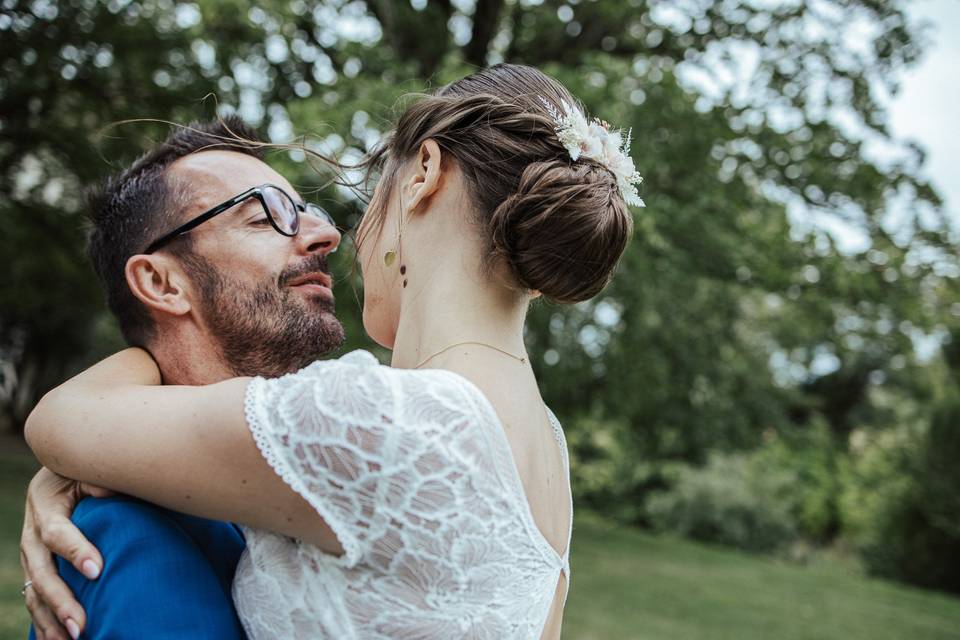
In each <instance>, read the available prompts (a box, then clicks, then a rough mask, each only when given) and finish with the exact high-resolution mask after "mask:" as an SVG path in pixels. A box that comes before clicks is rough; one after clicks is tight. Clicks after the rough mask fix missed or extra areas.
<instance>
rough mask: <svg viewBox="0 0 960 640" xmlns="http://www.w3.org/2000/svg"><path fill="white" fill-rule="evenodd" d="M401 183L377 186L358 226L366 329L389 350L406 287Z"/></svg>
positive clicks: (391, 181) (358, 250) (390, 181)
mask: <svg viewBox="0 0 960 640" xmlns="http://www.w3.org/2000/svg"><path fill="white" fill-rule="evenodd" d="M389 169H390V168H389V167H388V170H389ZM387 175H389V174H387ZM395 178H399V176H398V175H395ZM398 183H399V180H397V179H393V180H391V179H389V178H383V179H381V180H380V181H379V182H378V183H377V187H376V189H375V190H374V193H373V198H371V200H370V204H369V205H368V206H367V210H366V211H365V212H364V214H363V218H362V219H361V220H360V224H359V226H358V227H357V245H358V246H357V257H358V259H359V261H360V270H361V272H362V275H363V327H364V329H365V330H366V332H367V334H368V335H369V336H370V337H371V338H373V340H374V341H376V342H377V344H379V345H381V346H383V347H386V348H388V349H392V348H393V343H394V340H395V339H396V335H397V326H398V324H399V322H400V294H401V290H402V287H403V278H402V275H401V273H400V270H401V266H403V264H402V256H401V251H400V246H399V244H400V243H399V240H400V227H399V224H400V213H401V210H402V207H401V202H400V195H399V189H397V187H396V185H397V184H398ZM388 252H392V253H393V256H392V259H385V256H386V255H387V253H388ZM388 262H389V263H390V264H387V263H388Z"/></svg>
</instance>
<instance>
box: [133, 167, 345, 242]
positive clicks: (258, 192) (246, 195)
mask: <svg viewBox="0 0 960 640" xmlns="http://www.w3.org/2000/svg"><path fill="white" fill-rule="evenodd" d="M267 187H270V188H271V189H276V190H277V191H279V192H280V193H282V194H283V196H284V197H285V198H286V199H287V200H289V201H290V204H292V205H293V210H294V211H295V212H296V214H297V217H296V218H295V219H294V224H293V227H294V229H293V233H287V232H286V231H284V230H283V229H281V228H280V225H279V224H277V221H276V220H274V219H273V213H272V212H271V211H270V207H269V206H268V205H267V201H266V199H265V198H264V196H263V190H264V189H265V188H267ZM250 198H256V199H257V200H258V201H259V202H260V206H261V207H263V212H264V213H265V214H266V215H267V219H268V220H269V221H270V226H271V227H273V229H274V230H275V231H276V232H277V233H279V234H280V235H283V236H287V237H288V238H292V237H293V236H295V235H297V233H299V231H300V214H301V213H306V212H307V211H308V210H310V211H316V212H319V214H320V215H319V216H318V217H320V218H322V219H324V220H326V221H327V222H328V223H330V225H331V226H333V227H334V228H336V226H337V224H336V222H334V220H333V216H331V215H330V214H329V213H328V212H327V210H326V209H324V208H323V207H321V206H320V205H316V204H313V203H306V204H304V203H302V202H297V201H296V200H294V199H293V198H292V197H291V196H290V194H289V193H287V192H286V191H284V190H283V189H282V188H281V187H278V186H277V185H275V184H269V183H266V184H261V185H258V186H256V187H251V188H249V189H247V190H246V191H244V192H243V193H240V194H237V195H235V196H233V197H232V198H230V199H229V200H225V201H223V202H221V203H220V204H218V205H216V206H215V207H213V208H211V209H207V210H206V211H204V212H203V213H201V214H200V215H198V216H197V217H195V218H193V219H191V220H189V221H187V222H185V223H184V224H182V225H180V226H179V227H177V228H176V229H174V230H173V231H171V232H170V233H167V234H164V235H162V236H160V237H159V238H157V239H156V240H154V241H153V242H151V243H150V245H149V246H147V248H146V249H145V250H144V253H145V254H150V253H153V252H154V251H156V250H157V249H159V248H160V247H162V246H163V245H165V244H167V243H168V242H170V241H172V240H173V239H174V238H178V237H180V236H182V235H184V234H187V233H189V232H191V231H193V230H194V229H196V228H197V227H199V226H200V225H201V224H203V223H204V222H206V221H207V220H210V219H211V218H213V217H214V216H218V215H220V214H221V213H223V212H224V211H226V210H228V209H230V208H232V207H235V206H236V205H238V204H240V203H241V202H244V201H245V200H249V199H250Z"/></svg>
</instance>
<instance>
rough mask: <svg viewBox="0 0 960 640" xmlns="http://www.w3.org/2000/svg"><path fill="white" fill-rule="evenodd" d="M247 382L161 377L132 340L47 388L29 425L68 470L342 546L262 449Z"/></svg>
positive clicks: (176, 504) (335, 549)
mask: <svg viewBox="0 0 960 640" xmlns="http://www.w3.org/2000/svg"><path fill="white" fill-rule="evenodd" d="M248 382H249V379H248V378H234V379H231V380H227V381H225V382H220V383H217V384H212V385H208V386H202V387H186V386H161V385H160V372H159V370H158V369H157V366H156V363H155V362H154V361H153V359H152V358H151V357H150V355H149V354H148V353H147V352H146V351H143V350H141V349H127V350H125V351H121V352H120V353H117V354H116V355H113V356H111V357H109V358H107V359H106V360H103V361H102V362H100V363H98V364H96V365H94V366H93V367H91V368H90V369H88V370H86V371H84V372H82V373H80V374H79V375H77V376H76V377H74V378H72V379H70V380H68V381H67V382H65V383H64V384H62V385H61V386H59V387H57V388H56V389H54V390H52V391H50V392H49V393H48V394H47V395H46V396H44V398H43V399H42V400H41V401H40V403H39V404H38V405H37V407H36V408H35V409H34V411H33V413H31V414H30V417H29V418H28V420H27V424H26V429H25V434H26V437H27V441H28V443H29V444H30V447H31V448H32V449H33V451H34V453H35V454H36V456H37V458H38V459H39V460H40V461H41V462H42V463H43V464H44V465H45V466H47V467H49V468H50V469H52V470H53V471H55V472H57V473H59V474H61V475H63V476H66V477H68V478H73V479H76V480H79V481H82V482H90V483H93V484H96V485H99V486H103V487H107V488H109V489H113V490H115V491H120V492H122V493H127V494H130V495H134V496H137V497H139V498H143V499H144V500H148V501H150V502H153V503H155V504H159V505H162V506H164V507H168V508H170V509H174V510H176V511H180V512H183V513H189V514H193V515H198V516H203V517H208V518H214V519H217V520H228V521H233V522H239V523H242V524H245V525H249V526H253V527H257V528H261V529H268V530H272V531H276V532H278V533H282V534H285V535H288V536H292V537H295V538H299V539H301V540H304V541H306V542H309V543H311V544H315V545H317V546H319V547H320V548H322V549H323V550H325V551H327V552H329V553H334V554H337V555H339V554H341V553H342V552H343V549H342V547H341V546H340V544H339V542H338V541H337V538H336V536H335V535H334V533H333V531H332V530H331V529H330V527H329V526H327V524H326V523H325V522H324V521H323V519H322V518H321V517H320V516H319V515H318V514H317V512H316V510H314V509H313V508H312V507H311V506H310V505H309V504H308V503H307V502H306V501H305V500H304V499H303V498H301V497H300V496H299V495H298V494H297V493H295V492H294V491H293V490H292V489H291V488H290V487H289V486H287V484H285V483H284V481H283V480H282V479H281V478H280V477H279V476H278V475H277V474H276V473H275V472H274V471H273V469H271V467H270V465H269V464H268V463H267V461H266V460H264V458H263V456H262V455H261V454H260V452H259V450H258V449H257V446H256V444H255V443H254V441H253V437H252V436H251V434H250V431H249V429H248V428H247V425H246V419H245V417H244V411H243V404H244V392H245V390H246V385H247V383H248Z"/></svg>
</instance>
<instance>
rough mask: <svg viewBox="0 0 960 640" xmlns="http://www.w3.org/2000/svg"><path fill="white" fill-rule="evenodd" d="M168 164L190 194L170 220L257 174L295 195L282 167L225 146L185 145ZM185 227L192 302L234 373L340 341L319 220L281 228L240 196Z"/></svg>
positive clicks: (327, 247) (328, 238) (281, 366)
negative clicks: (188, 150)
mask: <svg viewBox="0 0 960 640" xmlns="http://www.w3.org/2000/svg"><path fill="white" fill-rule="evenodd" d="M169 171H170V177H171V178H173V179H174V180H178V181H181V182H182V183H183V184H184V185H186V186H187V189H186V191H187V192H188V193H189V194H190V195H191V197H192V199H191V202H190V205H189V207H187V209H186V210H184V211H182V212H181V219H180V221H179V222H178V224H182V223H183V222H185V221H187V220H189V219H191V218H192V217H194V216H196V215H198V214H200V213H203V212H204V211H206V210H207V209H210V208H211V207H214V206H216V205H218V204H220V203H221V202H224V201H225V200H228V199H230V198H232V197H233V196H236V195H237V194H239V193H242V192H243V191H246V190H247V189H249V188H250V187H255V186H259V185H262V184H266V183H269V184H273V185H276V186H278V187H280V188H282V189H283V190H284V191H286V192H287V193H288V194H290V195H291V196H292V197H293V198H294V200H295V201H298V202H302V201H303V200H302V198H301V197H300V195H299V194H297V192H296V191H295V190H294V188H293V187H292V186H291V185H290V183H289V182H287V180H286V179H285V178H284V177H283V176H281V175H280V174H278V173H277V172H276V171H274V170H273V169H271V168H270V167H269V166H267V165H266V164H264V163H263V162H261V161H260V160H257V159H256V158H254V157H252V156H248V155H245V154H242V153H237V152H234V151H219V150H211V151H202V152H199V153H194V154H191V155H189V156H186V157H184V158H181V159H180V160H178V161H176V162H175V163H174V164H173V165H171V167H170V170H169ZM190 235H191V238H192V243H193V244H192V248H191V251H190V254H189V255H187V256H185V257H184V258H183V259H182V260H181V262H182V263H183V264H184V267H185V269H186V271H187V272H188V274H189V275H190V277H191V279H192V281H193V283H194V284H195V285H196V288H195V291H194V292H193V296H194V300H193V302H194V305H195V307H196V308H197V310H198V316H199V319H200V321H201V322H203V323H204V325H205V328H206V329H207V330H208V331H209V332H210V334H211V336H212V337H213V338H214V339H215V340H216V342H217V343H218V344H219V345H220V347H221V349H222V352H223V357H224V360H225V362H226V364H227V366H228V367H229V368H230V369H231V371H233V373H234V374H235V375H264V376H277V375H281V374H283V373H288V372H290V371H295V370H297V369H299V368H301V367H303V366H305V365H307V364H309V363H310V362H313V361H314V360H316V359H317V358H318V357H320V356H322V355H325V354H327V353H329V352H330V351H332V350H333V349H336V348H337V347H339V346H340V345H341V344H343V340H344V333H343V327H342V325H341V324H340V322H339V321H338V320H337V318H336V317H335V315H334V300H333V292H332V291H331V287H332V278H331V277H330V271H329V268H328V266H327V255H328V254H329V253H331V252H332V251H333V250H334V249H336V248H337V245H338V244H339V242H340V233H339V232H338V231H337V230H336V229H335V228H333V227H332V226H331V225H330V224H329V223H327V222H326V221H324V220H321V219H319V218H316V217H313V216H311V215H307V214H301V215H300V231H299V233H298V234H297V235H296V236H293V237H288V236H284V235H281V234H279V233H277V232H276V231H275V230H274V228H273V227H272V226H271V225H270V223H269V221H268V220H267V219H266V215H265V214H264V211H263V207H262V205H261V204H260V201H259V200H258V199H256V198H250V199H248V200H246V201H244V202H243V203H241V204H238V205H236V206H235V207H233V208H232V209H229V210H228V211H226V212H224V213H221V214H220V215H218V216H216V217H214V218H213V219H211V220H209V221H207V222H205V223H203V224H201V225H200V226H199V227H197V228H196V229H194V230H193V231H191V232H190Z"/></svg>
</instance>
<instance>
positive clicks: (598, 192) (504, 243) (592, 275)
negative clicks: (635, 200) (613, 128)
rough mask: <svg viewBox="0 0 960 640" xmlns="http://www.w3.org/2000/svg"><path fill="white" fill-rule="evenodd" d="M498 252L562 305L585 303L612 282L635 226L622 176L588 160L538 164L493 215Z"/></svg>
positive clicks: (523, 279)
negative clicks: (622, 190)
mask: <svg viewBox="0 0 960 640" xmlns="http://www.w3.org/2000/svg"><path fill="white" fill-rule="evenodd" d="M489 229H490V234H491V239H492V241H493V246H494V250H495V251H496V252H497V253H499V254H500V255H502V256H503V257H504V259H505V260H506V261H507V263H508V264H509V265H510V267H511V269H512V270H513V273H514V275H515V276H516V278H517V280H518V281H519V283H520V284H521V285H522V286H524V287H526V288H528V289H534V290H537V291H539V292H541V293H542V294H543V295H544V296H545V297H546V298H548V299H550V300H553V301H556V302H564V303H571V302H581V301H583V300H588V299H590V298H592V297H593V296H595V295H596V294H598V293H599V292H600V291H601V290H602V289H603V288H604V287H605V286H606V285H607V283H608V282H609V281H610V278H611V277H612V275H613V270H614V267H615V266H616V263H617V261H618V260H619V259H620V255H621V254H622V253H623V251H624V249H625V248H626V246H627V242H628V240H629V238H630V233H631V231H632V218H631V217H630V211H629V209H628V208H627V206H626V204H625V203H624V202H623V199H622V198H621V197H620V195H619V192H618V188H617V183H616V179H615V178H614V176H613V175H612V174H611V173H610V172H609V171H607V170H606V169H605V168H604V167H602V166H600V165H599V164H597V163H595V162H592V161H589V160H584V159H581V160H579V161H577V162H575V163H572V164H571V162H570V161H569V159H568V160H552V161H547V162H534V163H531V164H529V165H527V167H526V168H525V169H524V171H523V174H522V175H521V177H520V183H519V186H518V187H517V190H516V192H514V193H513V194H512V195H510V196H509V197H508V198H507V199H506V200H504V201H503V202H502V203H501V204H500V205H499V206H498V207H496V209H494V211H493V213H492V215H491V216H490V219H489Z"/></svg>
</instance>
